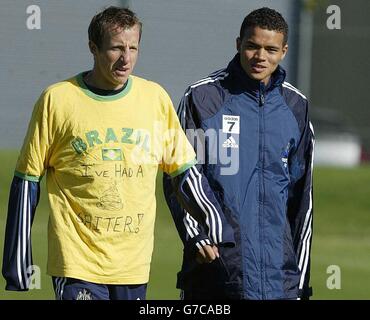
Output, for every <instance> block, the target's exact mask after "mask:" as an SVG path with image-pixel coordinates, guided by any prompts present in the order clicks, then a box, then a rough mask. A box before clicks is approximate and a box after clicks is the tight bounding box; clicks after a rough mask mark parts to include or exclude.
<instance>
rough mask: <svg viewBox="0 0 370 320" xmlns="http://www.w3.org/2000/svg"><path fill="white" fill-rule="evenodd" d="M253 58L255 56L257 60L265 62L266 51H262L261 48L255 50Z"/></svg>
mask: <svg viewBox="0 0 370 320" xmlns="http://www.w3.org/2000/svg"><path fill="white" fill-rule="evenodd" d="M254 56H255V58H257V59H259V60H265V59H266V50H265V49H263V48H259V49H258V50H256V52H255V55H254Z"/></svg>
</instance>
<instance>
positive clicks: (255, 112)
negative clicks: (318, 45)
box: [164, 54, 314, 299]
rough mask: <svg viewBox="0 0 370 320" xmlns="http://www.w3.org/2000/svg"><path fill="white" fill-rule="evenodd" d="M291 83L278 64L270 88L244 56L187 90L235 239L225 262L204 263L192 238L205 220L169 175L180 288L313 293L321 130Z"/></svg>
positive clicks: (223, 250)
mask: <svg viewBox="0 0 370 320" xmlns="http://www.w3.org/2000/svg"><path fill="white" fill-rule="evenodd" d="M284 80H285V71H284V70H283V68H281V67H280V66H279V67H278V68H277V69H276V71H275V72H274V73H273V75H272V76H271V81H270V83H269V85H268V86H265V85H264V84H263V83H262V82H259V81H255V80H252V79H250V78H249V77H248V76H247V75H246V73H245V72H244V70H243V69H242V67H241V65H240V62H239V54H237V55H236V56H235V57H234V59H233V60H232V61H231V62H230V63H229V65H228V66H227V68H226V69H222V70H219V71H216V72H214V73H213V74H211V75H210V76H209V77H207V78H204V79H202V80H200V81H198V82H196V83H194V84H193V85H191V86H190V87H189V88H188V89H187V90H186V93H185V95H184V97H183V99H182V101H181V103H180V106H179V109H178V116H179V118H180V122H181V124H182V126H183V129H184V130H186V133H187V136H188V139H189V140H190V142H191V143H192V144H193V146H194V148H195V150H196V152H197V160H198V168H199V170H200V171H202V174H203V175H204V176H205V177H206V178H207V179H208V183H209V185H210V186H211V188H212V190H213V192H214V195H215V197H216V198H217V201H218V202H219V204H220V206H221V208H222V210H223V214H224V215H225V217H226V219H227V223H228V224H229V225H231V226H232V229H233V232H234V238H235V242H236V244H235V246H227V245H225V246H223V245H222V244H221V245H219V251H220V258H219V259H216V260H215V261H214V262H212V263H210V264H198V263H197V262H196V261H195V250H196V248H195V247H194V245H192V244H193V243H194V240H193V239H194V234H204V230H203V229H204V228H203V225H202V223H201V222H200V223H197V222H196V221H194V219H189V218H190V217H189V214H188V213H187V212H186V211H185V210H183V209H182V208H181V206H180V205H179V203H178V201H177V197H176V196H177V193H178V192H180V191H178V190H176V189H175V188H174V187H173V186H172V184H171V182H170V179H169V177H168V176H166V175H165V177H164V191H165V196H166V200H167V203H168V206H169V208H170V211H171V213H172V216H173V218H174V221H175V224H176V227H177V229H178V231H179V234H180V237H181V239H182V241H183V243H184V255H183V264H182V270H181V271H180V272H179V273H178V281H177V287H178V288H180V289H183V290H185V291H189V292H193V293H194V292H195V293H198V295H197V296H199V295H200V296H202V295H203V296H204V297H206V296H207V293H214V292H219V296H220V297H228V298H234V299H296V298H302V299H305V298H308V297H309V296H310V295H311V294H312V293H311V288H309V278H310V249H311V239H312V213H313V210H312V209H313V204H312V203H313V199H312V166H313V146H314V135H313V129H312V125H311V123H310V122H309V118H308V103H307V99H306V97H305V96H304V95H303V94H302V93H301V92H300V91H298V90H297V89H296V88H294V87H293V86H292V85H291V84H289V83H287V82H284ZM207 243H209V242H208V241H207ZM198 248H199V247H198Z"/></svg>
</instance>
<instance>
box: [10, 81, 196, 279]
mask: <svg viewBox="0 0 370 320" xmlns="http://www.w3.org/2000/svg"><path fill="white" fill-rule="evenodd" d="M194 163H195V153H194V150H193V148H192V147H191V145H190V144H189V143H188V141H187V139H186V136H185V134H184V132H183V131H182V129H181V127H180V124H179V122H178V118H177V116H176V113H175V110H174V108H173V105H172V102H171V100H170V98H169V96H168V95H167V93H166V92H165V91H164V89H163V88H162V87H160V86H159V85H158V84H156V83H154V82H151V81H147V80H144V79H141V78H139V77H135V76H131V77H130V78H129V80H128V83H127V85H126V88H125V89H124V90H123V91H122V92H120V93H118V94H116V95H114V96H99V95H96V94H94V93H92V92H91V91H89V90H88V89H87V88H86V86H85V85H84V83H83V81H82V74H80V75H78V76H76V77H74V78H72V79H69V80H66V81H63V82H60V83H57V84H55V85H52V86H50V87H49V88H47V89H46V90H45V91H44V92H43V94H42V95H41V97H40V98H39V100H38V101H37V103H36V105H35V109H34V111H33V114H32V119H31V122H30V125H29V128H28V132H27V136H26V138H25V141H24V144H23V147H22V151H21V153H20V156H19V159H18V162H17V166H16V175H17V176H19V177H21V178H23V179H27V180H30V181H38V180H39V179H40V178H41V177H42V176H43V175H44V173H45V171H47V189H48V196H49V202H50V207H51V212H50V217H49V225H48V274H50V275H52V276H60V277H71V278H77V279H82V280H86V281H90V282H95V283H105V284H140V283H146V282H148V280H149V269H150V261H151V256H152V251H153V237H154V233H153V231H154V220H155V211H156V199H155V185H156V183H155V182H156V175H157V170H158V166H160V167H161V168H162V169H163V170H164V171H165V172H166V173H168V174H171V175H176V174H179V173H181V172H183V171H185V170H186V169H187V168H189V167H190V166H191V165H193V164H194Z"/></svg>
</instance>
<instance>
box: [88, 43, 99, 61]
mask: <svg viewBox="0 0 370 320" xmlns="http://www.w3.org/2000/svg"><path fill="white" fill-rule="evenodd" d="M89 49H90V52H91V53H92V54H93V56H94V57H95V56H96V55H97V53H98V46H97V45H96V44H95V43H94V42H92V41H91V40H89Z"/></svg>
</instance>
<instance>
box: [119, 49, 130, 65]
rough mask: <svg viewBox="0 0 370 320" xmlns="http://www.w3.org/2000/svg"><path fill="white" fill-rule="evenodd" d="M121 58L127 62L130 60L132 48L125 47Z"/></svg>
mask: <svg viewBox="0 0 370 320" xmlns="http://www.w3.org/2000/svg"><path fill="white" fill-rule="evenodd" d="M120 58H121V60H123V61H124V62H125V63H127V62H128V61H129V60H130V48H128V47H125V48H124V50H122V51H121V57H120Z"/></svg>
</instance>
